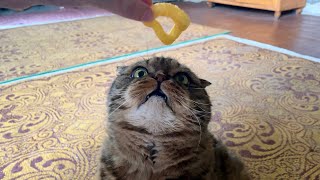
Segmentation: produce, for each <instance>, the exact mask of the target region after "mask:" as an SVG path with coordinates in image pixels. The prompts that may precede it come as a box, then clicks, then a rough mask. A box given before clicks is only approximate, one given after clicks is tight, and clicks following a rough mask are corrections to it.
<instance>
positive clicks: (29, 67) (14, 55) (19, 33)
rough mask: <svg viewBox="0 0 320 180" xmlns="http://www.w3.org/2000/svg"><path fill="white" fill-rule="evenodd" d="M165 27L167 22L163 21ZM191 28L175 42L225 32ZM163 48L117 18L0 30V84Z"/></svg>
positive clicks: (140, 25)
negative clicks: (32, 75) (36, 74)
mask: <svg viewBox="0 0 320 180" xmlns="http://www.w3.org/2000/svg"><path fill="white" fill-rule="evenodd" d="M161 22H163V24H164V28H165V29H169V28H170V27H171V26H170V25H171V22H170V21H169V19H166V18H162V19H161ZM225 32H227V31H226V30H222V29H215V28H210V27H206V26H201V25H197V24H191V25H190V27H189V28H188V29H187V30H186V31H184V32H183V33H182V34H181V36H180V37H179V38H178V39H177V41H176V42H175V43H178V42H182V41H186V40H192V39H196V38H201V37H203V36H209V35H214V34H220V33H225ZM160 46H163V44H162V43H161V42H160V40H159V39H158V38H157V37H156V35H155V34H154V32H153V30H152V29H151V28H148V27H146V26H144V25H143V23H141V22H138V21H133V20H128V19H125V18H122V17H119V16H115V15H114V16H105V17H99V18H93V19H87V20H79V21H71V22H63V23H56V24H47V25H40V26H29V27H23V28H16V29H9V30H2V31H0V63H1V66H0V81H4V80H9V79H14V78H19V77H21V76H26V75H31V74H35V73H41V72H45V71H52V70H57V69H61V68H67V67H70V66H75V65H79V64H83V63H89V62H92V61H96V60H99V59H105V58H111V57H114V56H120V55H124V54H128V53H132V52H136V51H141V50H146V49H151V48H156V47H160Z"/></svg>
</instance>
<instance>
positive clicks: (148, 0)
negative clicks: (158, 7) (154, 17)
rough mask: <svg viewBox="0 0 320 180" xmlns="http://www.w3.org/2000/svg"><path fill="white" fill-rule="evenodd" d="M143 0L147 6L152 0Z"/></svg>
mask: <svg viewBox="0 0 320 180" xmlns="http://www.w3.org/2000/svg"><path fill="white" fill-rule="evenodd" d="M142 1H143V2H145V3H146V4H148V5H149V6H151V5H152V0H142Z"/></svg>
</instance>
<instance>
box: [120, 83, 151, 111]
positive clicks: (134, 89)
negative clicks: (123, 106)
mask: <svg viewBox="0 0 320 180" xmlns="http://www.w3.org/2000/svg"><path fill="white" fill-rule="evenodd" d="M156 87H157V82H156V81H155V80H153V81H152V80H146V81H140V82H139V81H138V82H136V83H134V84H132V85H130V86H129V87H128V89H127V90H126V92H125V94H124V98H125V100H126V102H127V103H128V104H130V105H131V106H134V107H137V106H139V105H141V104H142V103H143V102H145V99H146V97H147V95H148V94H150V93H151V92H152V91H154V90H155V89H156Z"/></svg>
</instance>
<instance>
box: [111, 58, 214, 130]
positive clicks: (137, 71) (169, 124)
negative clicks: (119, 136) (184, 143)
mask: <svg viewBox="0 0 320 180" xmlns="http://www.w3.org/2000/svg"><path fill="white" fill-rule="evenodd" d="M208 85H210V83H209V82H208V81H206V80H203V79H200V78H198V77H197V76H196V75H195V74H194V73H193V72H192V71H191V70H190V69H189V68H187V67H186V66H184V65H182V64H180V63H179V62H178V61H176V60H174V59H171V58H164V57H154V58H152V59H148V60H143V61H140V62H137V63H134V64H132V65H131V66H124V67H118V75H117V77H116V79H115V81H114V82H113V84H112V87H111V89H110V92H109V97H108V106H109V121H110V122H111V123H126V124H129V125H130V126H134V127H139V128H143V129H144V130H146V131H148V132H149V133H154V134H157V133H160V134H162V133H170V132H176V131H180V130H190V131H199V130H201V127H202V128H206V127H207V124H208V122H209V120H210V116H211V112H210V107H211V104H210V99H209V97H208V94H207V92H206V91H205V87H206V86H208ZM200 126H201V127H200Z"/></svg>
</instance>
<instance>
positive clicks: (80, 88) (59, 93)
mask: <svg viewBox="0 0 320 180" xmlns="http://www.w3.org/2000/svg"><path fill="white" fill-rule="evenodd" d="M110 51H112V50H111V49H110ZM153 55H157V56H160V55H163V56H171V57H174V58H176V59H178V60H179V61H180V62H181V63H184V64H186V65H188V66H189V67H191V69H192V70H193V71H195V72H196V73H197V74H198V75H199V76H200V77H202V78H205V79H207V80H209V81H210V82H211V83H212V85H211V86H209V87H208V89H207V90H208V93H209V95H210V96H211V100H212V104H213V107H212V112H213V117H212V122H211V124H210V126H209V128H210V131H211V132H213V133H214V134H215V136H216V137H217V138H219V139H221V140H222V141H223V142H224V143H225V144H226V145H227V146H228V147H229V148H230V150H231V151H232V152H234V153H236V154H237V155H238V156H239V157H240V158H241V159H242V160H243V162H244V163H245V165H246V167H247V168H248V171H249V173H250V175H251V176H252V178H253V179H290V180H291V179H319V178H320V164H319V162H320V138H319V137H320V109H319V108H320V71H319V69H320V64H319V63H315V62H311V61H307V60H304V59H301V58H296V57H292V56H289V55H285V54H281V53H278V52H273V51H269V50H265V49H261V48H258V47H253V46H249V45H245V44H241V43H238V42H235V41H232V40H228V39H225V38H219V39H215V40H210V41H207V42H204V43H199V44H193V45H190V46H186V47H181V48H178V49H175V50H170V51H166V52H161V53H156V54H153ZM139 59H141V58H135V59H130V60H126V61H119V62H118V63H110V64H106V65H100V66H96V67H92V68H87V69H84V70H79V71H73V72H69V73H65V74H60V75H56V76H52V77H46V78H42V79H36V80H31V81H26V82H22V83H19V84H15V85H10V86H9V85H7V86H0V92H1V93H0V179H34V178H35V177H36V178H37V179H41V178H43V179H50V178H52V179H94V175H95V173H96V170H97V164H98V157H99V148H100V146H101V142H102V139H103V137H104V136H105V134H106V132H105V131H104V120H105V119H106V116H107V114H106V91H107V90H108V88H109V87H110V84H111V82H112V80H113V79H114V77H115V69H116V66H118V65H119V64H122V65H124V64H131V63H132V62H135V61H137V60H139Z"/></svg>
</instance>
